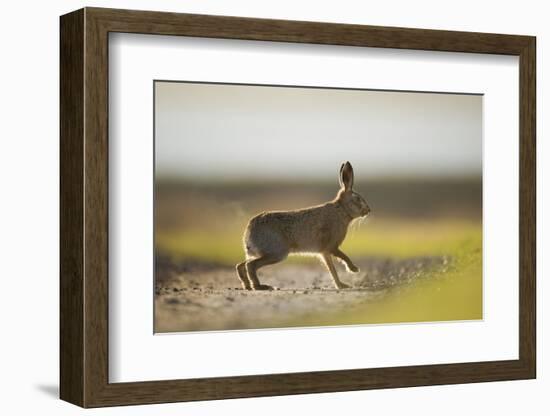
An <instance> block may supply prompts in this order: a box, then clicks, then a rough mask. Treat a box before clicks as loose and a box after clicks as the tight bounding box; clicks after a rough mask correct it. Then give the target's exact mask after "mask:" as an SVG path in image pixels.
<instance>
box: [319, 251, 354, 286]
mask: <svg viewBox="0 0 550 416" xmlns="http://www.w3.org/2000/svg"><path fill="white" fill-rule="evenodd" d="M321 257H322V258H323V262H324V263H325V265H326V266H327V269H328V271H329V272H330V275H331V276H332V280H333V282H334V286H335V287H336V289H347V288H349V286H348V285H346V284H345V283H342V281H341V280H340V278H339V277H338V273H336V268H335V267H334V263H333V262H332V258H331V257H330V253H321Z"/></svg>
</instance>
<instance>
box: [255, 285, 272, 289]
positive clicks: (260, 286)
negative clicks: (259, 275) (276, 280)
mask: <svg viewBox="0 0 550 416" xmlns="http://www.w3.org/2000/svg"><path fill="white" fill-rule="evenodd" d="M253 289H254V290H275V288H274V287H273V286H269V285H263V284H260V285H256V286H254V287H253Z"/></svg>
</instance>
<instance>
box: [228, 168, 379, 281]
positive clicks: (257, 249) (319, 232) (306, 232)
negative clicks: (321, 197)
mask: <svg viewBox="0 0 550 416" xmlns="http://www.w3.org/2000/svg"><path fill="white" fill-rule="evenodd" d="M339 181H340V190H339V191H338V194H337V195H336V197H335V198H334V199H333V200H332V201H330V202H327V203H325V204H322V205H317V206H313V207H309V208H304V209H298V210H292V211H270V212H263V213H261V214H259V215H257V216H255V217H253V218H252V219H251V220H250V221H249V223H248V225H247V227H246V230H245V232H244V235H243V243H244V250H245V255H246V260H245V261H244V262H242V263H239V264H237V266H236V269H237V274H238V276H239V279H240V281H241V283H242V286H243V288H244V289H246V290H273V288H272V287H271V286H268V285H265V284H261V283H260V281H259V280H258V276H257V272H258V269H260V268H261V267H263V266H267V265H270V264H275V263H279V262H280V261H283V260H284V259H285V258H286V257H287V256H288V255H289V254H316V255H319V256H320V258H321V260H322V261H323V263H324V264H325V266H326V267H327V269H328V271H329V272H330V274H331V276H332V280H333V282H334V286H335V287H336V288H337V289H345V288H349V286H348V285H346V284H345V283H342V282H341V281H340V279H339V278H338V274H337V273H336V269H335V267H334V263H333V262H332V256H334V257H336V258H337V259H339V260H341V261H342V262H343V263H344V265H345V266H346V269H347V270H348V271H350V272H353V273H357V272H358V271H359V269H358V268H357V266H355V265H354V264H353V262H352V261H351V260H350V258H349V257H348V256H346V255H345V254H344V253H343V252H342V251H341V250H340V249H339V248H338V247H339V246H340V244H342V242H343V241H344V238H345V237H346V233H347V229H348V225H349V224H350V222H351V221H352V220H354V219H355V218H359V217H366V216H367V215H368V214H369V213H370V211H371V209H370V207H369V206H368V204H367V202H366V201H365V199H364V198H363V197H362V196H361V195H359V194H358V193H357V192H354V191H353V189H352V188H353V168H352V166H351V164H350V163H349V162H346V163H344V164H342V166H341V168H340V174H339Z"/></svg>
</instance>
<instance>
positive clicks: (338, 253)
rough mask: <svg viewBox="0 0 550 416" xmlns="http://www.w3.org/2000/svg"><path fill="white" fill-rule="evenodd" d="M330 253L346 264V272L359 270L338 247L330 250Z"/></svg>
mask: <svg viewBox="0 0 550 416" xmlns="http://www.w3.org/2000/svg"><path fill="white" fill-rule="evenodd" d="M332 255H333V256H334V257H337V258H339V259H340V260H342V262H343V263H344V264H345V265H346V269H347V270H348V272H352V273H357V272H358V271H359V268H358V267H357V266H356V265H355V264H353V262H352V261H351V259H350V258H349V257H348V256H346V254H345V253H344V252H343V251H342V250H340V249H339V248H337V249H336V250H334V251H333V252H332Z"/></svg>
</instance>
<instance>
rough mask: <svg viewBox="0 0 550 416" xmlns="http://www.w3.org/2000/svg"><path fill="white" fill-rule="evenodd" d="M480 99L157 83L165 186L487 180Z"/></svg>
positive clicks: (158, 159) (158, 161) (158, 156)
mask: <svg viewBox="0 0 550 416" xmlns="http://www.w3.org/2000/svg"><path fill="white" fill-rule="evenodd" d="M482 100H483V97H482V96H480V95H463V94H437V93H419V92H393V91H391V92H390V91H371V90H343V89H327V88H304V87H280V86H252V85H230V84H197V83H183V82H161V81H156V82H155V169H156V177H157V179H163V178H172V179H174V178H177V179H185V180H211V181H217V180H228V179H236V180H246V179H249V180H256V181H257V180H275V181H276V180H289V179H290V180H293V179H295V178H300V179H303V180H315V179H319V180H325V179H331V178H333V177H334V175H335V172H337V171H338V169H339V167H340V164H341V163H342V162H343V161H346V160H349V161H350V162H351V163H352V165H353V166H354V170H355V175H356V177H360V178H367V179H368V178H372V179H378V178H388V177H398V178H403V177H420V178H425V177H431V178H441V177H445V178H448V177H472V176H480V175H481V162H482Z"/></svg>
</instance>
